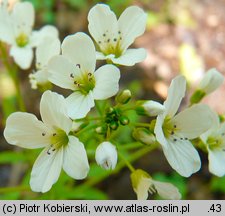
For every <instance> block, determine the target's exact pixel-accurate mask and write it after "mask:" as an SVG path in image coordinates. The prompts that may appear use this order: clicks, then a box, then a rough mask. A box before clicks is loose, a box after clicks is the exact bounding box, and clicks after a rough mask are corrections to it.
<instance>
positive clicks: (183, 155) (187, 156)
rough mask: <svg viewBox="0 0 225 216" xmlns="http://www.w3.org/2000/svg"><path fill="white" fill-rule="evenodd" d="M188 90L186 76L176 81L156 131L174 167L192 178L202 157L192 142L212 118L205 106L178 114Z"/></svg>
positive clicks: (157, 122)
mask: <svg viewBox="0 0 225 216" xmlns="http://www.w3.org/2000/svg"><path fill="white" fill-rule="evenodd" d="M185 90H186V80H185V78H184V77H183V76H178V77H176V78H175V79H173V81H172V83H171V85H170V87H169V90H168V97H167V99H166V101H165V102H164V106H165V110H164V112H163V113H162V114H160V115H158V117H157V119H156V125H155V129H154V132H155V134H156V140H157V141H158V142H159V143H160V144H161V146H162V149H163V152H164V154H165V156H166V158H167V160H168V162H169V164H170V165H171V167H172V168H173V169H174V170H176V171H177V172H178V173H179V174H180V175H182V176H185V177H189V176H190V175H191V174H192V173H195V172H197V171H198V170H199V169H200V167H201V161H200V157H199V154H198V152H197V150H196V149H195V148H194V147H193V145H192V143H191V142H190V141H189V139H194V138H197V137H198V136H200V135H201V134H202V133H204V132H205V131H207V130H208V129H209V128H210V126H211V122H212V118H211V111H210V109H209V107H208V106H207V105H204V104H198V105H194V106H191V107H189V108H187V109H185V110H184V111H182V112H180V113H178V114H177V115H175V114H176V112H177V110H178V108H179V106H180V103H181V100H182V98H183V97H184V95H185Z"/></svg>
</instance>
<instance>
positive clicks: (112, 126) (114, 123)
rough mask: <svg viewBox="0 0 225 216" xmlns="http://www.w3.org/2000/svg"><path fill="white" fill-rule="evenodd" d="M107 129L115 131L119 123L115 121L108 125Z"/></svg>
mask: <svg viewBox="0 0 225 216" xmlns="http://www.w3.org/2000/svg"><path fill="white" fill-rule="evenodd" d="M109 127H110V128H111V129H112V130H116V129H117V128H118V127H119V123H118V122H117V121H111V122H110V124H109Z"/></svg>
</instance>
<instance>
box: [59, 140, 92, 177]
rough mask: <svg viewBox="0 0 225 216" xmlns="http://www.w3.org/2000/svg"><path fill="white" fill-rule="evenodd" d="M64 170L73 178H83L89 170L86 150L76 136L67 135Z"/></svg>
mask: <svg viewBox="0 0 225 216" xmlns="http://www.w3.org/2000/svg"><path fill="white" fill-rule="evenodd" d="M63 169H64V171H65V172H66V173H67V174H68V175H69V176H71V177H72V178H74V179H84V178H86V177H87V174H88V171H89V164H88V159H87V154H86V150H85V148H84V145H83V143H81V142H80V141H79V140H78V139H77V138H76V137H73V136H69V143H68V146H66V147H65V149H64V157H63Z"/></svg>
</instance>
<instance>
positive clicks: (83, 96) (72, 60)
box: [48, 33, 120, 119]
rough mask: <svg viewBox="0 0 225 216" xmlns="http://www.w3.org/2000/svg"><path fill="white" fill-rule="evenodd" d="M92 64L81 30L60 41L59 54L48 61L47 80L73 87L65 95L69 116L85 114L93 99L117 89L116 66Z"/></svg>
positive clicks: (89, 42) (92, 53)
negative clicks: (71, 91)
mask: <svg viewBox="0 0 225 216" xmlns="http://www.w3.org/2000/svg"><path fill="white" fill-rule="evenodd" d="M95 66H96V55H95V47H94V44H93V42H92V40H91V38H90V37H89V36H88V35H86V34H84V33H76V34H74V35H71V36H67V37H66V38H65V39H64V41H63V43H62V55H59V56H54V57H53V58H52V59H51V60H50V61H49V64H48V72H49V80H50V81H51V82H52V83H54V84H55V85H58V86H60V87H62V88H66V89H71V90H73V91H74V92H73V93H72V94H71V95H70V96H69V97H67V99H66V100H67V105H68V107H69V108H68V109H69V115H70V117H71V118H73V119H76V118H83V117H85V116H86V114H87V113H88V112H89V111H90V109H91V108H92V107H93V106H94V100H104V99H107V98H109V97H112V96H113V95H115V94H116V93H117V92H118V90H119V79H120V71H119V69H118V68H117V67H115V66H114V65H109V64H108V65H104V66H102V67H100V68H99V69H97V70H96V71H95Z"/></svg>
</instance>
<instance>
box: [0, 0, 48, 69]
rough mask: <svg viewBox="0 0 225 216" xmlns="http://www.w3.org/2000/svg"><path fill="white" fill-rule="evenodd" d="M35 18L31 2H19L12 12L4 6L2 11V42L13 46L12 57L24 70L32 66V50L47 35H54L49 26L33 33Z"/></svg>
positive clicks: (0, 17) (0, 15) (0, 38)
mask: <svg viewBox="0 0 225 216" xmlns="http://www.w3.org/2000/svg"><path fill="white" fill-rule="evenodd" d="M34 18H35V14H34V7H33V5H32V4H31V3H30V2H17V3H16V4H15V5H14V7H13V8H12V11H11V12H9V11H7V8H6V7H4V5H3V6H1V9H0V19H1V21H0V40H2V41H3V42H5V43H7V44H9V45H10V46H11V48H10V55H11V56H12V57H13V59H14V61H15V62H16V64H17V65H19V67H20V68H22V69H28V68H29V67H30V65H31V62H32V59H33V50H32V48H34V47H36V46H37V45H38V44H39V43H40V42H41V41H42V39H43V36H44V35H45V34H47V35H48V34H51V33H52V31H51V29H50V28H51V27H50V28H49V26H46V27H44V28H42V29H41V30H40V31H32V29H33V25H34ZM43 29H44V30H43Z"/></svg>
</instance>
